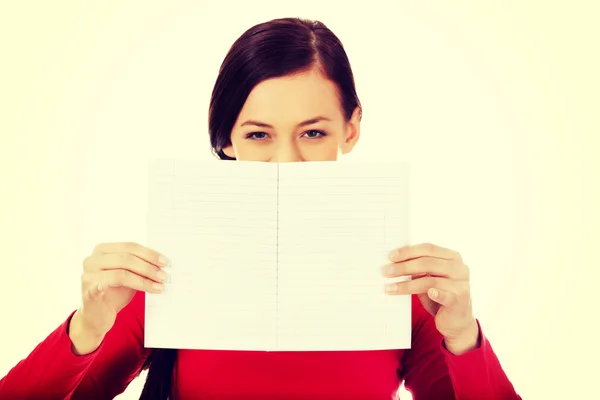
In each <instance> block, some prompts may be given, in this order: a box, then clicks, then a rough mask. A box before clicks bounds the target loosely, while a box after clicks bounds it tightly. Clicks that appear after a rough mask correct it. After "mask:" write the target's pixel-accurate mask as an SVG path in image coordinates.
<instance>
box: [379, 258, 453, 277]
mask: <svg viewBox="0 0 600 400" xmlns="http://www.w3.org/2000/svg"><path fill="white" fill-rule="evenodd" d="M454 267H455V266H454V262H453V261H450V260H442V259H439V258H432V257H421V258H415V259H412V260H407V261H402V262H400V263H391V264H386V265H385V266H384V267H383V270H382V272H383V275H384V276H386V277H388V278H395V277H399V276H407V275H411V276H413V278H415V277H420V276H423V275H433V276H440V277H452V275H453V272H455V271H454V269H455V268H454Z"/></svg>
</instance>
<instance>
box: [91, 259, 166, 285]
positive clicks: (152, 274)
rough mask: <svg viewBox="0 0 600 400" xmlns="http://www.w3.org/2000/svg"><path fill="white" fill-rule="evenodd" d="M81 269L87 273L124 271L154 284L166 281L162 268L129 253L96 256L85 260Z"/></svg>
mask: <svg viewBox="0 0 600 400" xmlns="http://www.w3.org/2000/svg"><path fill="white" fill-rule="evenodd" d="M83 267H84V269H85V270H87V271H97V270H111V269H126V270H129V271H131V272H134V273H136V274H137V275H140V276H143V277H146V278H149V279H152V280H153V281H156V282H165V281H166V279H167V274H166V272H165V271H164V270H163V269H162V268H159V267H157V266H156V265H154V264H151V263H149V262H147V261H145V260H142V259H141V258H138V257H136V256H135V255H133V254H131V253H108V254H103V253H102V254H96V255H93V256H91V257H88V258H86V259H85V261H84V262H83Z"/></svg>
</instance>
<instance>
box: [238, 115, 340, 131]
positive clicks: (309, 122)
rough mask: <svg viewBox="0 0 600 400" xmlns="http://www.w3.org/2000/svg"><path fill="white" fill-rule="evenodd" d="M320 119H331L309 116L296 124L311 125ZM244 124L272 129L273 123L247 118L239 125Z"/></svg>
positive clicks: (328, 119) (329, 119)
mask: <svg viewBox="0 0 600 400" xmlns="http://www.w3.org/2000/svg"><path fill="white" fill-rule="evenodd" d="M320 121H331V118H327V117H322V116H318V117H314V118H311V119H307V120H306V121H302V122H300V123H299V124H298V125H297V126H298V127H300V126H306V125H311V124H315V123H317V122H320ZM246 125H254V126H259V127H261V128H271V129H273V125H269V124H267V123H265V122H260V121H255V120H252V119H249V120H248V121H246V122H244V123H243V124H241V125H240V126H246Z"/></svg>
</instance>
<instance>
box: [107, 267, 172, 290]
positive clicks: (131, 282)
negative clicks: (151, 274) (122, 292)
mask: <svg viewBox="0 0 600 400" xmlns="http://www.w3.org/2000/svg"><path fill="white" fill-rule="evenodd" d="M99 274H100V278H99V283H100V284H101V285H102V287H101V288H106V287H126V288H130V289H134V290H139V291H143V292H150V293H160V292H162V291H163V289H164V285H163V284H162V283H158V282H154V281H151V280H150V279H146V278H143V277H141V276H139V275H137V274H134V273H133V272H131V271H127V270H125V269H111V270H107V271H102V272H100V273H99Z"/></svg>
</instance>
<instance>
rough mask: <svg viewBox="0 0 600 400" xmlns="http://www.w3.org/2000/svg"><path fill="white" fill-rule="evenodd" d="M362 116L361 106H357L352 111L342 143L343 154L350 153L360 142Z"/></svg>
mask: <svg viewBox="0 0 600 400" xmlns="http://www.w3.org/2000/svg"><path fill="white" fill-rule="evenodd" d="M361 116H362V110H361V109H360V107H356V108H355V109H354V112H353V113H352V117H350V121H348V122H347V123H346V132H345V135H344V142H343V143H342V145H341V150H342V154H348V153H350V152H351V151H352V149H354V146H355V145H356V143H357V142H358V138H359V137H360V119H361Z"/></svg>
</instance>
